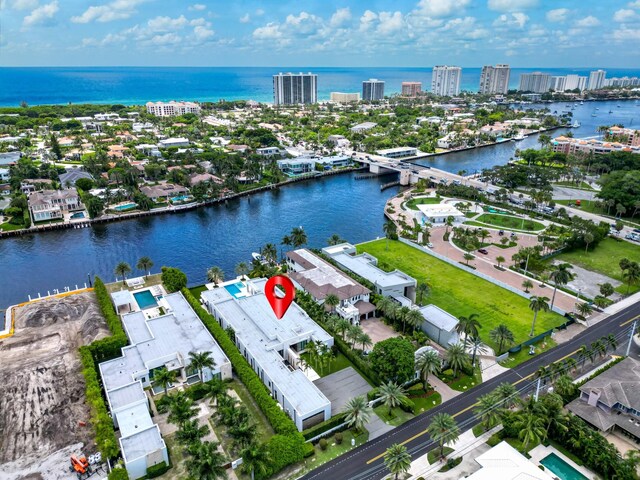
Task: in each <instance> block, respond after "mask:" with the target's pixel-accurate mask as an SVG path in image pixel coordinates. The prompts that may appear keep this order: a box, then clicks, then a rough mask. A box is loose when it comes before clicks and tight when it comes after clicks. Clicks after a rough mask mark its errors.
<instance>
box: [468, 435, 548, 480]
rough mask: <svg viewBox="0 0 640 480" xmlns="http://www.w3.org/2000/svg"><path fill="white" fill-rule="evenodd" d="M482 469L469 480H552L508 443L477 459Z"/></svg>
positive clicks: (501, 444) (501, 443)
mask: <svg viewBox="0 0 640 480" xmlns="http://www.w3.org/2000/svg"><path fill="white" fill-rule="evenodd" d="M476 462H478V463H479V464H480V465H481V466H482V468H481V469H480V470H478V471H477V472H475V473H473V474H471V475H469V476H468V477H467V480H496V479H500V480H552V479H553V478H554V477H552V476H551V475H549V474H548V473H546V472H544V471H542V470H541V469H539V468H538V467H536V466H535V465H534V464H533V462H530V461H529V460H527V458H525V456H524V455H522V454H521V453H519V452H518V451H517V450H516V449H515V448H513V447H512V446H511V445H509V444H508V443H507V442H500V443H499V444H498V445H496V446H495V447H493V448H492V449H491V450H489V451H488V452H485V453H483V454H482V455H480V456H478V457H477V458H476Z"/></svg>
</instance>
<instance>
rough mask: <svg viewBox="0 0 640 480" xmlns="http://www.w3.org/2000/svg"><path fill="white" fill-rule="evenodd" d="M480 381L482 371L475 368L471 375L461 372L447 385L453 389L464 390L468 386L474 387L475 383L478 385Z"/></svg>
mask: <svg viewBox="0 0 640 480" xmlns="http://www.w3.org/2000/svg"><path fill="white" fill-rule="evenodd" d="M481 383H482V373H481V372H480V370H476V371H475V372H473V377H472V376H470V375H467V374H466V373H462V374H460V375H459V377H458V378H457V379H455V380H453V381H452V382H451V383H450V384H449V386H450V387H451V388H453V389H454V390H458V391H459V392H466V391H467V390H469V389H470V388H473V387H475V386H476V385H480V384H481Z"/></svg>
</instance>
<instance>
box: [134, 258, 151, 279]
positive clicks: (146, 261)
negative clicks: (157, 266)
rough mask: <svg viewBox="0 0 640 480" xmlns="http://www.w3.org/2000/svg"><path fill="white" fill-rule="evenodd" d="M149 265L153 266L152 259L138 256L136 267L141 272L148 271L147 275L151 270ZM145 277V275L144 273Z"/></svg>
mask: <svg viewBox="0 0 640 480" xmlns="http://www.w3.org/2000/svg"><path fill="white" fill-rule="evenodd" d="M151 267H153V261H152V260H151V259H150V258H149V257H140V259H139V260H138V263H137V264H136V268H137V269H138V270H140V271H142V272H148V273H149V275H150V274H151V272H150V271H149V270H151ZM145 277H146V275H145Z"/></svg>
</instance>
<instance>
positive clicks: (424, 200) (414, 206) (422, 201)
mask: <svg viewBox="0 0 640 480" xmlns="http://www.w3.org/2000/svg"><path fill="white" fill-rule="evenodd" d="M441 201H442V198H440V197H417V198H412V199H411V200H409V201H407V203H405V207H406V208H408V209H411V210H418V205H436V204H438V203H440V202H441Z"/></svg>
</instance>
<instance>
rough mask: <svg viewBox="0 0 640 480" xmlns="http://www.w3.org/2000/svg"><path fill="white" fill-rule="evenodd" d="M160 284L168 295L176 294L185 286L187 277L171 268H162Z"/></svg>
mask: <svg viewBox="0 0 640 480" xmlns="http://www.w3.org/2000/svg"><path fill="white" fill-rule="evenodd" d="M162 284H163V285H164V286H165V288H166V289H167V291H168V292H169V293H173V292H177V291H178V290H181V289H183V288H185V287H186V286H187V276H186V275H185V274H184V272H183V271H181V270H179V269H177V268H173V267H162Z"/></svg>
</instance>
